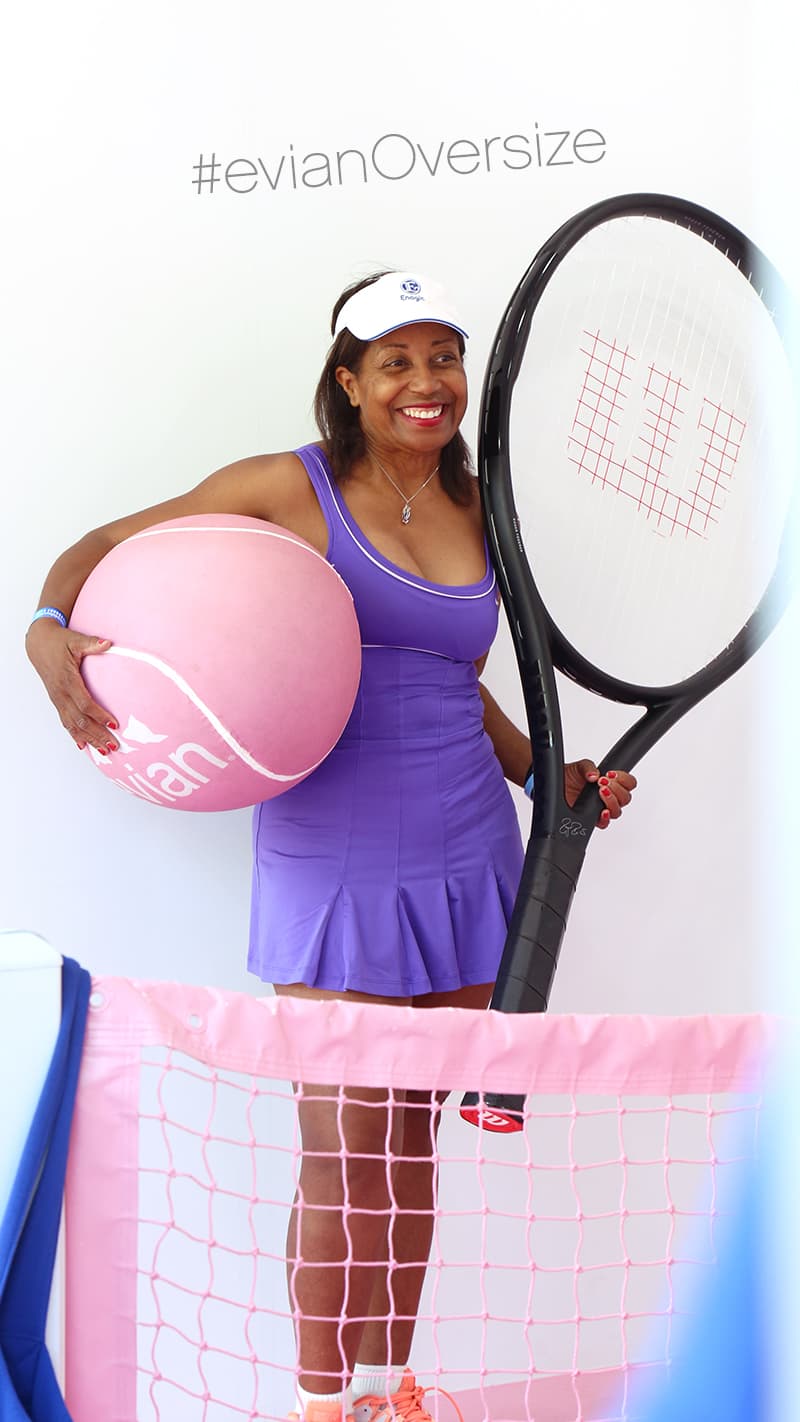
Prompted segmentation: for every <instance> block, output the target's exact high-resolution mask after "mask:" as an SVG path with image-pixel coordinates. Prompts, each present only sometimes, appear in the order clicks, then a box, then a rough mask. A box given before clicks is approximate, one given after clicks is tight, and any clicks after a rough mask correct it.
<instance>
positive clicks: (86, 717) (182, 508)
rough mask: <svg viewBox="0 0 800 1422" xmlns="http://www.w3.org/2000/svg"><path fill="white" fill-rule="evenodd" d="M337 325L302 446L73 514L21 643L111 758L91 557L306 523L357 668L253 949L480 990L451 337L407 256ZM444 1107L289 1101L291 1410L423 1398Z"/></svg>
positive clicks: (468, 590)
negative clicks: (294, 1184)
mask: <svg viewBox="0 0 800 1422" xmlns="http://www.w3.org/2000/svg"><path fill="white" fill-rule="evenodd" d="M332 333H333V335H334V342H333V345H332V347H331V350H330V352H329V355H328V358H327V361H326V364H325V368H324V370H323V373H322V377H321V379H320V382H319V386H318V389H317V396H316V404H315V411H316V415H317V421H318V424H319V427H320V431H321V434H322V442H321V443H320V444H319V445H312V446H307V447H306V448H304V449H302V450H299V451H297V452H295V453H286V454H278V455H265V456H257V457H255V458H251V459H244V460H241V461H239V462H237V463H235V464H232V465H229V466H227V467H226V468H224V469H221V470H219V471H217V473H215V474H212V475H211V476H210V478H208V479H206V480H205V481H204V482H203V483H201V484H199V485H198V486H197V487H196V488H195V489H193V490H191V491H190V492H189V493H188V494H185V495H183V496H181V497H179V498H176V499H171V500H168V501H167V502H166V503H163V504H160V505H157V506H156V507H154V508H150V509H146V510H144V511H143V512H142V513H138V514H134V515H133V516H131V517H129V518H123V519H119V520H117V521H116V522H114V523H111V524H108V525H106V526H105V527H104V528H100V529H96V530H95V531H94V532H92V533H89V534H87V536H86V537H85V538H83V539H82V540H81V541H80V542H79V543H77V544H76V545H75V546H74V547H73V548H71V549H69V550H68V551H67V552H66V553H64V554H63V555H62V556H61V557H60V558H59V559H58V560H57V562H56V563H55V565H54V567H53V569H52V570H51V572H50V574H49V576H48V578H47V580H46V582H45V585H44V588H43V591H42V599H41V601H42V608H40V612H39V613H38V614H37V616H36V618H35V620H34V622H33V623H32V625H31V628H30V630H29V633H28V653H29V656H30V658H31V661H32V662H33V664H34V666H35V667H36V669H37V671H38V672H39V674H40V675H41V677H42V679H43V680H44V682H45V685H46V686H47V689H48V692H49V694H50V696H51V698H52V700H53V701H54V703H55V705H56V707H57V709H58V712H59V715H60V716H61V720H62V722H63V724H64V726H65V727H66V729H67V730H68V732H69V733H70V735H71V736H72V737H73V739H74V740H75V741H76V743H77V744H78V745H79V746H81V747H83V746H85V745H87V744H89V745H92V746H94V747H95V748H96V749H97V750H99V751H100V752H101V753H102V754H109V755H113V754H114V752H115V750H116V749H117V744H118V743H117V741H116V739H115V737H114V734H113V733H114V731H115V730H116V729H117V726H116V723H115V722H114V720H113V717H112V716H111V714H110V713H109V711H108V710H107V709H106V708H104V707H101V706H99V705H98V704H97V703H96V702H95V701H94V700H93V699H92V697H91V696H90V695H89V693H88V691H87V689H86V687H85V685H84V683H83V680H82V678H81V675H80V663H81V660H82V658H83V657H84V656H89V655H95V654H98V653H101V652H103V651H104V650H105V648H106V647H107V646H108V645H109V643H108V642H107V641H104V640H103V639H102V638H99V637H86V636H81V635H79V634H78V633H74V632H70V631H69V629H68V628H67V627H62V626H61V625H60V621H65V620H66V619H67V618H68V615H69V612H70V610H71V608H72V605H73V602H74V600H75V597H76V596H77V593H78V590H79V589H80V587H81V585H82V583H83V582H84V580H85V579H86V577H87V575H88V574H89V572H90V571H91V569H92V568H93V567H94V566H95V564H96V563H97V562H99V560H100V558H102V556H103V555H104V554H105V553H106V552H107V551H108V550H109V549H110V548H111V547H113V546H114V545H115V544H116V543H118V542H120V541H121V540H122V539H123V538H127V537H129V536H130V535H131V534H133V533H135V532H137V531H138V530H139V529H141V528H145V527H147V526H148V525H149V524H153V523H157V522H160V521H161V520H163V519H169V518H176V517H179V516H181V515H187V514H199V513H220V512H226V513H235V514H247V515H250V516H253V517H257V518H262V519H267V520H269V521H270V522H272V523H277V524H280V525H283V526H285V527H286V528H289V529H291V530H292V531H293V532H294V533H296V534H299V535H300V536H301V537H303V538H305V539H307V540H308V542H309V543H311V544H313V546H314V547H315V548H317V549H319V550H320V552H322V553H323V554H324V555H325V556H326V557H328V558H329V559H330V561H331V562H332V563H333V564H334V565H335V566H336V568H337V570H338V571H339V573H340V575H341V576H342V577H343V579H344V581H345V582H346V583H347V584H348V586H349V587H350V590H351V592H352V594H353V597H354V601H355V605H356V611H357V614H358V618H359V625H360V628H361V634H362V642H363V644H364V651H363V668H362V679H361V687H360V690H359V695H358V699H357V702H356V706H355V709H354V711H353V714H352V716H351V718H350V721H349V723H348V726H347V728H346V729H345V732H344V734H343V736H342V738H341V741H340V742H339V744H338V745H337V747H336V748H335V750H334V751H333V752H332V754H331V755H330V757H329V758H328V760H327V761H326V762H324V764H323V765H322V766H321V767H320V768H319V769H318V770H317V771H316V772H315V773H314V775H313V776H311V777H309V779H308V780H306V781H304V782H303V783H301V784H300V785H298V786H296V787H295V788H294V789H293V790H292V792H291V794H287V795H285V796H282V797H279V798H278V799H275V800H271V801H268V802H266V803H265V804H264V805H262V806H260V807H258V809H257V810H256V815H255V873H254V893H253V919H252V925H253V926H252V935H251V944H250V955H249V966H250V968H251V969H252V971H253V972H255V973H257V974H258V975H259V976H260V977H261V978H263V979H264V980H266V981H270V982H272V983H274V984H275V990H276V992H278V993H286V994H290V995H294V996H298V997H311V998H325V997H339V996H348V997H351V998H354V999H359V1000H364V999H367V1000H369V1001H371V1002H391V1003H394V1004H398V1003H400V1004H412V1005H414V1006H416V1007H439V1006H447V1005H449V1006H458V1007H468V1008H483V1007H485V1006H486V1005H487V1003H488V1001H489V998H490V996H491V991H492V984H493V982H494V978H495V976H496V972H497V967H498V963H499V958H500V953H501V950H502V945H503V941H504V937H505V930H506V923H507V919H508V916H509V914H510V911H511V906H512V903H513V899H514V894H515V891H516V885H517V881H518V878H519V873H520V869H521V865H522V846H521V842H520V836H519V829H518V825H517V820H516V815H515V813H514V809H513V805H512V801H511V797H510V795H509V793H508V790H507V787H506V785H505V779H508V780H511V781H513V782H514V783H515V784H517V785H524V784H525V782H526V778H527V776H528V773H529V769H530V764H531V748H530V742H529V741H528V739H527V737H526V736H524V735H523V734H522V733H521V732H520V731H519V730H517V729H516V727H514V726H513V725H512V724H511V722H510V721H509V720H508V719H507V717H506V716H505V715H504V714H503V712H502V711H501V710H500V708H499V707H498V706H497V704H496V703H495V702H494V700H493V699H492V697H491V696H490V694H489V693H488V691H486V689H485V688H484V687H482V686H480V684H479V682H478V675H479V672H480V671H481V669H482V667H483V664H484V662H485V659H486V654H487V652H488V648H489V645H490V643H491V641H492V640H493V637H494V635H495V632H496V629H497V617H498V600H499V599H498V595H497V590H496V585H495V579H494V575H493V573H492V570H491V567H490V564H489V560H488V555H487V549H486V542H485V538H484V533H483V526H482V520H481V507H480V499H479V495H478V490H477V482H476V480H475V478H474V476H473V474H472V471H471V467H470V461H469V454H468V451H467V449H466V446H465V444H464V442H463V440H462V437H461V435H460V433H459V426H460V424H461V421H462V419H463V416H464V412H465V409H466V404H467V384H466V377H465V373H464V365H463V355H464V349H465V336H466V333H465V331H464V330H463V328H462V326H461V324H460V322H459V321H458V319H457V318H456V317H455V315H454V314H453V312H452V310H451V309H450V307H449V306H448V304H447V301H446V299H445V297H444V295H443V293H442V291H441V289H440V288H439V287H437V286H436V285H435V284H434V283H433V282H430V281H428V280H427V279H425V278H422V277H419V276H415V275H412V274H410V273H380V274H377V275H376V276H372V277H369V278H367V279H366V280H364V281H362V282H359V283H357V284H356V285H355V286H353V287H351V288H349V289H348V290H347V291H345V292H344V293H343V294H342V296H341V297H340V299H339V301H338V302H337V303H336V306H335V307H334V311H333V321H332ZM59 614H63V617H60V616H59ZM99 630H102V629H99ZM112 710H113V708H112ZM587 780H591V781H598V780H599V776H598V772H597V769H596V767H595V766H594V765H593V764H592V762H591V761H588V760H582V761H578V762H575V763H572V764H569V765H567V766H565V781H566V786H567V793H568V797H569V798H570V799H571V800H574V799H575V798H576V797H577V795H578V793H579V792H580V790H581V788H582V787H583V785H584V784H585V782H586V781H587ZM635 783H636V782H635V780H634V778H633V777H632V776H630V775H628V774H626V773H625V772H624V771H617V772H614V773H610V774H609V776H608V777H604V778H603V780H602V781H600V782H599V790H600V794H601V795H602V797H603V799H604V802H605V808H604V809H603V811H602V813H601V817H600V825H601V827H605V826H606V825H607V824H608V823H609V821H610V820H611V819H616V818H617V817H618V816H619V814H620V813H621V811H622V808H623V806H624V805H626V804H627V803H628V801H629V800H630V795H631V791H632V790H633V788H634V786H635ZM440 1105H441V1100H437V1101H433V1100H432V1099H431V1098H430V1096H429V1095H426V1094H424V1093H420V1092H407V1093H406V1094H405V1096H403V1097H401V1098H398V1096H397V1093H395V1094H394V1097H393V1100H392V1102H391V1104H390V1103H389V1102H388V1101H387V1093H386V1092H385V1091H381V1090H378V1089H367V1088H364V1089H356V1090H349V1091H348V1092H347V1094H346V1099H345V1104H344V1106H343V1107H341V1108H340V1106H339V1103H338V1102H337V1100H336V1094H335V1093H334V1092H333V1091H332V1090H330V1089H326V1088H308V1087H306V1088H304V1092H303V1095H302V1098H301V1099H300V1100H299V1102H298V1111H299V1116H300V1126H301V1133H302V1142H303V1161H302V1167H301V1175H300V1182H299V1193H300V1196H301V1197H302V1208H300V1207H296V1208H295V1210H294V1212H293V1218H292V1222H291V1227H290V1234H289V1243H288V1250H287V1258H288V1260H289V1285H290V1293H291V1297H292V1301H293V1306H294V1308H295V1315H296V1318H297V1320H298V1323H297V1333H298V1360H299V1361H298V1368H299V1375H298V1378H299V1380H298V1389H297V1390H298V1399H299V1403H300V1406H301V1409H302V1413H303V1416H304V1418H305V1419H306V1422H333V1419H335V1418H339V1417H341V1414H342V1412H343V1410H344V1411H348V1410H349V1408H350V1407H351V1405H352V1406H355V1407H357V1416H358V1422H372V1419H374V1422H378V1419H379V1417H380V1416H381V1415H383V1416H389V1415H393V1414H394V1415H399V1416H401V1417H403V1418H404V1419H406V1420H407V1422H411V1419H414V1422H427V1419H428V1418H429V1414H428V1412H427V1411H426V1410H425V1409H424V1407H423V1406H422V1401H421V1395H422V1394H421V1389H419V1388H417V1386H416V1383H415V1379H414V1377H413V1374H412V1373H411V1372H410V1371H409V1370H408V1369H407V1367H406V1363H407V1359H408V1356H409V1350H410V1346H411V1339H412V1334H413V1327H414V1321H415V1318H416V1314H417V1308H418V1303H419V1296H420V1291H421V1288H422V1284H423V1280H424V1273H425V1263H426V1261H427V1257H428V1252H429V1247H430V1242H431V1235H432V1226H433V1198H434V1189H435V1171H434V1166H433V1163H432V1157H433V1152H434V1147H435V1140H436V1129H437V1125H438V1115H439V1107H440ZM342 1135H343V1136H344V1139H345V1144H346V1150H347V1162H346V1165H345V1166H343V1165H342V1162H341V1160H340V1158H339V1154H338V1152H339V1150H340V1146H341V1139H342ZM387 1153H388V1154H390V1155H391V1157H392V1165H391V1168H390V1167H389V1166H388V1165H387ZM345 1200H347V1202H349V1209H348V1210H347V1211H340V1210H338V1209H336V1208H334V1209H331V1206H332V1205H334V1206H340V1205H343V1204H344V1203H345ZM389 1220H391V1223H390V1224H389V1223H388V1221H389ZM389 1258H391V1260H392V1269H391V1271H389V1270H388V1269H387V1267H386V1261H387V1260H388V1259H389ZM345 1261H348V1262H347V1263H345ZM387 1403H388V1404H389V1405H390V1408H389V1410H388V1411H387Z"/></svg>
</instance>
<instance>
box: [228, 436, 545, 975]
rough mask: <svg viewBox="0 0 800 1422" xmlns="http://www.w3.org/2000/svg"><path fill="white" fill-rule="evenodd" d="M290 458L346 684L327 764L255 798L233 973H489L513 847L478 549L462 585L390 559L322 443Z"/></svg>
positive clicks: (491, 587) (508, 897) (490, 621)
mask: <svg viewBox="0 0 800 1422" xmlns="http://www.w3.org/2000/svg"><path fill="white" fill-rule="evenodd" d="M297 454H298V455H299V457H300V459H301V460H302V461H303V464H304V465H305V468H306V470H307V471H308V476H309V478H310V479H311V482H312V484H313V485H314V489H315V490H316V494H317V498H318V499H319V502H320V505H321V507H322V511H323V513H324V515H325V521H326V523H327V525H328V532H329V542H328V553H327V557H328V561H329V562H330V563H332V564H333V566H334V567H335V568H336V570H337V572H338V573H339V575H340V576H341V577H342V578H343V580H344V582H345V583H346V584H347V586H348V587H349V589H350V591H351V593H352V595H353V599H354V602H355V608H356V613H357V615H358V621H359V626H360V628H361V638H362V644H363V664H362V673H361V685H360V687H359V692H358V697H357V699H356V703H355V706H354V708H353V713H352V715H351V717H350V720H349V721H348V723H347V726H346V727H345V730H344V732H343V734H342V737H341V739H340V741H339V742H338V744H337V745H336V746H335V748H334V749H333V751H332V752H331V754H330V755H329V756H328V758H327V760H325V761H324V762H323V763H322V765H321V766H319V768H318V769H317V770H315V771H314V773H313V774H312V775H310V776H309V777H308V779H306V780H304V781H302V782H301V783H300V784H299V785H296V786H294V787H293V789H291V790H290V791H288V792H287V793H286V794H285V795H280V796H278V797H277V798H276V799H273V800H267V801H265V802H264V803H263V804H262V805H258V806H257V807H256V811H255V817H254V871H253V907H252V923H251V937H250V952H249V957H248V967H249V968H250V970H251V972H253V973H256V974H257V975H258V976H259V977H260V978H262V979H263V980H264V981H265V982H272V983H306V984H308V985H314V986H316V987H320V988H328V989H331V990H333V991H343V990H350V991H356V992H364V993H375V994H379V995H381V996H385V997H410V996H414V995H416V994H418V993H427V992H448V991H450V990H452V989H453V988H458V987H462V986H464V985H466V984H469V983H485V982H493V981H494V979H495V977H496V974H497V968H498V965H499V962H500V955H501V953H502V949H503V943H504V941H505V934H506V925H507V922H508V919H509V916H510V914H511V909H512V906H513V903H514V897H515V894H516V891H517V884H518V882H519V876H520V873H521V869H522V858H523V851H522V843H521V839H520V833H519V826H518V823H517V817H516V812H515V809H514V805H513V802H512V799H511V796H510V794H509V792H508V787H507V786H506V783H505V780H504V778H503V772H502V770H501V768H500V763H499V761H498V760H497V757H496V756H495V754H494V750H493V747H492V744H491V741H490V740H489V738H488V736H487V735H486V733H485V731H484V729H483V703H482V701H481V698H480V693H479V690H478V678H477V673H476V670H475V665H474V663H475V661H476V660H477V659H478V658H479V657H481V656H482V655H483V653H484V652H485V651H486V650H487V648H488V647H489V645H490V643H491V642H492V639H493V638H494V636H495V633H496V631H497V593H496V587H495V578H494V574H493V571H492V569H491V566H490V565H489V561H488V557H487V571H486V573H485V575H484V577H483V578H482V579H481V581H480V582H479V583H474V584H470V585H468V586H463V587H445V586H442V585H440V584H438V583H428V582H425V580H424V579H422V578H418V577H415V576H414V574H413V573H409V572H406V571H405V570H404V569H402V568H398V567H396V566H395V565H394V564H393V563H390V562H388V561H387V559H385V558H384V557H382V555H381V554H380V553H378V552H377V550H376V549H375V548H373V546H372V544H370V543H369V542H368V541H367V539H366V538H365V537H364V534H363V533H362V532H361V529H360V528H359V527H358V525H357V524H356V523H355V521H354V519H353V517H352V515H351V514H350V512H349V510H348V508H347V505H346V504H345V502H344V499H343V498H342V496H341V492H340V490H339V489H338V487H337V485H336V482H335V480H334V479H333V476H332V474H331V471H330V466H329V465H328V462H327V460H326V458H325V456H324V454H323V453H322V451H321V450H320V449H319V448H318V447H317V446H316V445H306V446H305V447H304V448H303V449H299V450H298V451H297Z"/></svg>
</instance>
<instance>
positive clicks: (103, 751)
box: [96, 746, 108, 755]
mask: <svg viewBox="0 0 800 1422" xmlns="http://www.w3.org/2000/svg"><path fill="white" fill-rule="evenodd" d="M96 750H97V752H98V754H99V755H108V751H107V750H106V748H105V746H97V747H96Z"/></svg>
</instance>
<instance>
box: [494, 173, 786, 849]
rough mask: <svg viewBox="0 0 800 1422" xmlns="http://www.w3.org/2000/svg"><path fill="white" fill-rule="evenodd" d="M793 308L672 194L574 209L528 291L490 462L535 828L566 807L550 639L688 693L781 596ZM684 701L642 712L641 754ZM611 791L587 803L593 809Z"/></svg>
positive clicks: (631, 750) (665, 701)
mask: <svg viewBox="0 0 800 1422" xmlns="http://www.w3.org/2000/svg"><path fill="white" fill-rule="evenodd" d="M789 312H790V303H789V301H788V297H787V294H786V291H785V288H784V286H783V283H782V282H781V280H780V278H779V277H778V275H777V273H776V272H775V271H774V269H773V268H772V267H771V266H770V264H769V263H768V262H767V260H766V259H765V258H764V257H763V255H762V254H761V253H760V252H758V250H757V249H756V248H755V247H754V246H753V244H752V243H750V242H749V241H748V240H747V239H746V238H745V237H744V236H743V235H742V234H741V233H740V232H739V231H738V230H737V229H735V228H733V227H732V226H731V225H730V224H728V223H726V222H725V221H724V219H722V218H719V217H717V216H716V214H714V213H711V212H709V211H708V210H706V209H703V208H699V207H697V206H696V205H694V204H690V203H685V202H682V201H681V200H679V199H674V198H669V197H665V196H663V195H660V194H632V195H623V196H621V197H619V198H615V199H611V200H609V201H606V202H603V203H598V204H594V205H593V206H592V207H591V208H587V209H586V210H585V211H584V212H582V213H580V214H578V216H577V217H575V218H573V219H571V220H570V221H569V222H568V223H566V224H564V225H563V226H562V227H561V228H560V229H559V231H558V232H556V233H554V234H553V236H552V237H551V238H550V239H549V241H548V242H547V243H546V244H545V245H544V247H542V248H541V249H540V251H539V253H537V256H536V257H535V258H534V261H533V262H532V263H531V266H530V268H529V269H528V271H527V272H526V273H525V275H524V277H523V278H522V281H521V282H520V284H519V286H518V288H517V291H516V292H515V294H514V296H513V297H512V300H511V302H510V303H509V306H508V308H507V310H506V313H505V316H504V318H503V321H502V322H501V325H500V328H499V330H498V335H497V339H496V342H495V347H494V352H493V356H492V359H491V361H490V364H489V368H488V370H487V376H486V381H485V384H484V394H483V403H482V412H481V443H480V454H479V465H480V477H481V486H482V493H483V498H484V504H485V509H486V514H487V525H488V529H489V537H490V541H491V545H492V549H493V553H494V555H495V558H496V563H497V567H498V576H499V582H500V587H501V592H502V594H503V597H504V600H505V603H506V608H507V611H508V612H509V616H510V621H511V628H512V635H513V636H514V641H515V645H516V650H517V655H518V659H519V662H520V671H521V675H522V682H523V690H524V691H525V696H526V707H527V710H528V720H529V723H530V728H531V735H532V742H533V753H534V772H535V775H536V779H537V792H538V793H539V804H538V806H537V805H536V803H535V809H534V832H535V833H537V832H538V833H549V834H552V833H554V832H555V830H556V827H557V822H558V817H559V816H563V813H564V805H563V798H562V797H561V795H560V794H559V788H558V786H559V784H560V778H561V765H562V763H563V745H562V742H561V728H560V722H559V718H558V710H557V698H556V689H555V681H554V678H553V677H552V675H551V673H550V670H549V664H550V662H551V660H552V662H553V664H554V665H555V666H557V667H558V668H559V669H560V670H562V671H563V672H565V673H566V674H567V675H569V676H570V677H572V678H573V679H574V680H576V681H578V682H580V683H581V684H582V685H583V686H585V687H587V688H588V689H589V690H592V691H595V692H598V693H600V694H602V695H605V696H609V697H612V698H613V699H615V700H618V701H622V702H627V703H631V704H641V705H643V706H645V707H651V708H653V707H658V706H662V707H664V708H669V707H673V708H674V707H676V706H677V705H678V704H679V703H682V705H683V707H684V709H685V708H688V706H689V705H691V704H694V702H695V701H696V700H698V699H700V697H701V696H703V695H705V694H706V693H707V692H708V690H710V689H711V688H712V687H713V686H715V685H718V684H719V682H720V681H722V680H724V679H725V678H726V677H727V676H729V675H730V674H731V673H732V671H734V670H735V669H736V667H737V666H740V665H741V664H742V663H743V662H744V661H746V660H747V658H748V656H750V655H751V654H752V651H753V650H754V649H755V647H756V646H757V645H759V643H760V641H762V640H763V638H764V637H765V636H766V635H767V634H768V632H769V630H771V627H772V626H773V625H774V623H775V622H776V621H777V619H778V617H779V616H780V612H781V611H782V608H783V605H784V604H785V601H786V597H787V595H788V588H787V582H788V580H787V578H786V576H785V575H786V567H787V565H786V559H785V554H784V549H785V537H784V530H785V526H786V523H787V518H788V516H789V509H790V507H791V502H792V499H793V492H794V487H795V475H796V466H797V399H796V390H795V383H794V376H793V371H792V367H791V362H790V360H789V358H788V356H787V351H786V347H785V343H784V339H782V337H785V333H786V327H787V324H788V318H789ZM532 569H534V570H535V575H534V572H533V571H532ZM601 603H602V605H603V606H604V608H605V609H606V612H605V616H600V615H599V614H598V605H599V604H601ZM672 719H675V716H674V715H672V716H670V714H669V713H668V712H665V714H664V715H663V716H662V717H661V719H660V721H659V718H658V717H656V716H653V717H650V718H645V722H644V723H642V724H641V725H640V726H639V728H638V731H637V732H636V733H633V734H632V736H631V738H630V739H629V741H628V743H627V749H628V760H627V762H626V763H627V765H628V766H631V765H632V764H633V763H634V760H635V758H638V756H639V755H641V754H643V753H644V750H646V749H647V748H648V746H649V744H652V743H653V739H654V738H656V739H657V738H658V735H660V734H663V730H664V729H665V727H666V724H668V723H671V720H672ZM615 749H616V748H615ZM537 753H538V758H537ZM607 763H608V761H606V762H604V764H607ZM551 781H552V785H551V784H550V782H551ZM557 782H558V783H557ZM595 804H596V797H588V796H587V797H585V798H584V803H583V804H580V805H579V807H576V809H577V810H578V814H577V818H579V819H581V820H582V821H583V823H584V824H585V825H586V826H587V828H588V829H589V830H590V829H591V824H592V822H593V820H592V815H593V812H594V809H595ZM537 810H538V814H537Z"/></svg>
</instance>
